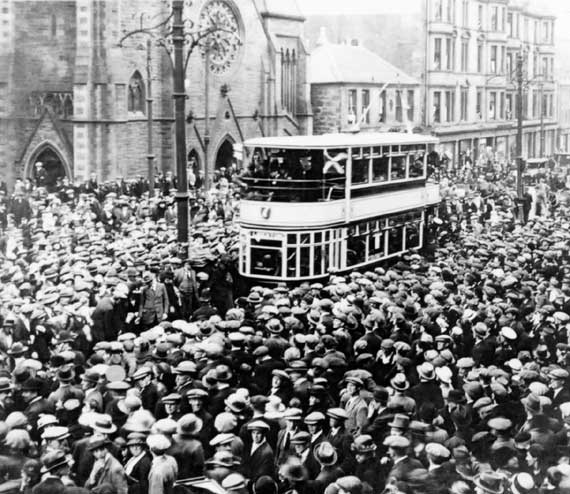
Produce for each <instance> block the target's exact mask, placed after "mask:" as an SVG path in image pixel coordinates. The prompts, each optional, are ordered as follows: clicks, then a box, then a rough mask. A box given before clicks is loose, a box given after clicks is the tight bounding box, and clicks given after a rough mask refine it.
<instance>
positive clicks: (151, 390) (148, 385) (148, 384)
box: [132, 367, 160, 412]
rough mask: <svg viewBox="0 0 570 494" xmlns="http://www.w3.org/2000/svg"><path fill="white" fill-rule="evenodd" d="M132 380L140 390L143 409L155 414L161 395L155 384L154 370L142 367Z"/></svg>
mask: <svg viewBox="0 0 570 494" xmlns="http://www.w3.org/2000/svg"><path fill="white" fill-rule="evenodd" d="M132 380H133V382H134V383H135V386H136V387H137V388H138V389H139V392H140V398H141V401H142V407H143V408H144V409H146V410H148V411H149V412H154V411H155V410H156V404H157V403H158V400H159V399H160V395H159V392H158V388H157V386H156V384H155V383H154V382H153V376H152V369H151V368H150V367H141V368H140V369H138V370H137V371H136V372H135V373H134V374H133V376H132Z"/></svg>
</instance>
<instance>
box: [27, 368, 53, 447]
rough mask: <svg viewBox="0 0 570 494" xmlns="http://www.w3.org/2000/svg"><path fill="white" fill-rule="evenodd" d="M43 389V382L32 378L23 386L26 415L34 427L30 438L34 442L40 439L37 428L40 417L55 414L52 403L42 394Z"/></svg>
mask: <svg viewBox="0 0 570 494" xmlns="http://www.w3.org/2000/svg"><path fill="white" fill-rule="evenodd" d="M43 387H44V383H43V381H42V380H41V379H38V378H36V377H30V378H29V379H28V380H27V381H26V382H25V383H24V384H23V385H22V397H23V398H24V401H25V402H26V404H27V406H26V409H25V410H24V414H25V415H26V417H28V421H29V423H30V425H31V427H32V430H31V431H30V436H31V437H32V439H34V441H39V439H40V436H39V433H38V428H37V422H38V418H39V416H40V415H41V414H43V413H54V412H55V410H54V408H53V406H52V405H51V403H50V402H49V401H48V400H46V399H45V398H44V397H43V396H42V395H41V394H40V393H41V390H42V388H43Z"/></svg>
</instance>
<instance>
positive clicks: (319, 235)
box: [315, 232, 323, 244]
mask: <svg viewBox="0 0 570 494" xmlns="http://www.w3.org/2000/svg"><path fill="white" fill-rule="evenodd" d="M322 236H323V234H322V233H321V232H315V243H316V244H319V243H321V239H322Z"/></svg>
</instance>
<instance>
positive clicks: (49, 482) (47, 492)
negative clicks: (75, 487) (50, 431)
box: [32, 450, 69, 494]
mask: <svg viewBox="0 0 570 494" xmlns="http://www.w3.org/2000/svg"><path fill="white" fill-rule="evenodd" d="M41 472H42V473H43V474H44V477H43V479H42V481H41V482H40V483H39V484H36V485H35V486H34V488H33V489H32V494H57V493H61V492H63V490H64V487H65V486H64V484H63V482H62V480H61V477H63V476H67V475H69V462H68V459H67V456H66V455H65V453H64V452H63V451H59V450H56V451H50V452H48V453H46V454H45V455H44V456H42V470H41Z"/></svg>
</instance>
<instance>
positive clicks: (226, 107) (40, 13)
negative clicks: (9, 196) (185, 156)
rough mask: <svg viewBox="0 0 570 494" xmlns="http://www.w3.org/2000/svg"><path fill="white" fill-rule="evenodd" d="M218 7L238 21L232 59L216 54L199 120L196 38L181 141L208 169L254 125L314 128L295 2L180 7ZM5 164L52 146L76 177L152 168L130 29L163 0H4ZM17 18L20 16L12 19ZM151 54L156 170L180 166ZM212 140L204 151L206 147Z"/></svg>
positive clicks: (166, 97) (243, 0)
mask: <svg viewBox="0 0 570 494" xmlns="http://www.w3.org/2000/svg"><path fill="white" fill-rule="evenodd" d="M207 9H218V10H220V11H222V12H225V13H226V14H227V16H228V19H230V20H232V19H233V21H232V22H234V21H235V23H236V26H237V29H238V30H239V39H240V43H239V46H236V47H234V50H233V52H232V53H231V54H230V56H227V57H226V58H227V60H222V59H223V58H224V57H219V56H217V54H216V53H212V54H211V56H210V68H209V76H208V85H209V112H208V113H209V120H208V124H209V125H208V128H209V139H206V135H205V131H206V125H205V123H206V119H205V106H206V105H205V92H206V77H205V65H206V63H205V56H204V51H203V50H200V49H199V48H197V49H196V50H195V51H194V52H193V53H192V55H191V57H190V61H189V64H188V69H187V72H186V78H187V84H186V86H187V92H188V99H187V102H186V109H187V133H186V134H187V143H186V145H187V150H188V152H189V153H192V156H194V158H195V159H196V160H197V161H198V163H199V165H200V166H201V167H202V168H203V166H204V159H205V156H206V154H207V156H208V170H209V171H210V173H211V172H212V170H214V169H215V168H216V166H218V167H219V166H224V165H225V164H227V163H228V162H230V161H231V159H232V148H233V146H234V145H235V144H237V143H241V142H243V141H244V140H245V139H247V138H250V137H255V136H261V135H283V134H291V135H295V134H307V133H311V131H312V127H311V124H312V114H311V106H310V90H309V86H308V82H307V61H308V52H307V49H306V46H305V44H304V41H303V37H302V33H303V25H304V18H303V17H302V16H301V14H300V12H299V10H298V8H297V6H296V3H295V1H294V0H279V1H277V0H196V1H194V2H192V6H191V7H190V8H186V10H185V16H186V17H188V18H190V19H192V20H194V21H195V22H196V23H198V22H199V19H200V16H201V15H203V13H204V12H205V11H207ZM0 12H1V14H0V15H1V16H2V20H3V21H4V22H2V23H0V26H1V27H0V31H1V32H0V69H1V70H0V132H1V135H2V136H3V137H2V139H0V173H1V176H2V179H3V180H5V181H7V182H9V183H13V181H14V180H15V179H16V178H17V177H20V176H24V175H28V176H31V173H32V171H33V166H34V163H33V160H35V159H37V157H38V151H41V149H43V148H49V149H50V152H51V155H52V156H54V157H57V158H58V159H60V161H61V169H62V170H64V171H65V173H66V174H67V175H71V177H72V178H74V179H77V180H83V179H85V178H88V177H89V176H90V175H91V174H95V175H96V176H97V177H98V179H99V180H110V179H116V178H119V177H127V178H128V177H134V176H137V175H146V173H147V160H146V156H147V148H146V143H147V138H146V135H147V115H146V114H147V109H146V103H147V102H146V82H147V81H146V79H147V52H146V38H145V37H144V36H134V37H130V38H128V39H126V40H125V41H124V42H123V43H122V45H119V41H120V40H121V38H122V37H123V35H124V33H125V32H128V31H132V30H134V29H136V28H137V27H139V26H140V23H141V22H143V23H144V22H146V23H148V20H150V19H153V18H154V19H157V18H159V19H160V18H166V17H167V16H168V13H169V12H168V8H167V6H166V5H165V3H164V2H161V1H160V0H151V1H149V0H129V1H128V2H124V1H120V0H48V1H45V0H24V1H16V0H0ZM15 19H18V22H17V23H16V22H15ZM169 56H170V55H169V54H168V53H167V52H166V50H164V48H163V47H160V46H157V45H156V44H153V45H152V47H151V53H150V69H151V74H152V97H153V101H152V104H153V117H154V123H153V141H154V155H155V168H156V169H157V170H158V171H167V170H173V171H174V170H175V166H176V165H175V162H174V159H175V154H174V119H173V100H172V68H171V61H170V60H169ZM206 143H207V149H206Z"/></svg>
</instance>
